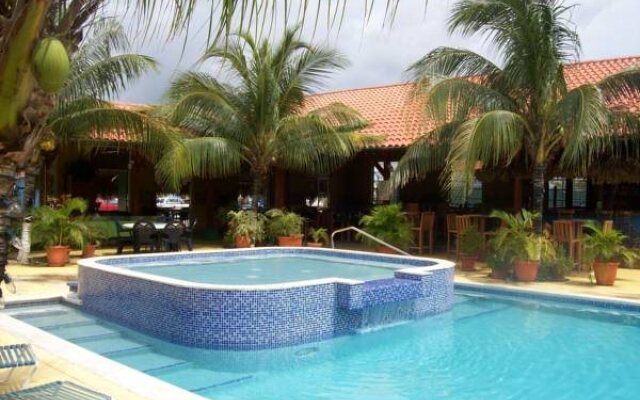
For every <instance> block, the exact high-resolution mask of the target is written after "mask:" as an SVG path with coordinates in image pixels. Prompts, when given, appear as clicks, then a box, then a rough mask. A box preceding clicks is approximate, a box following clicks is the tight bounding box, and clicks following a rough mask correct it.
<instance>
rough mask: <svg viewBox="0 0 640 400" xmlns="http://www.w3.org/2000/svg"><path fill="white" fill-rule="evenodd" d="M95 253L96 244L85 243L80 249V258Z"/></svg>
mask: <svg viewBox="0 0 640 400" xmlns="http://www.w3.org/2000/svg"><path fill="white" fill-rule="evenodd" d="M95 255H96V245H95V244H86V245H84V248H83V249H82V258H90V257H93V256H95Z"/></svg>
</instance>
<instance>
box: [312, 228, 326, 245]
mask: <svg viewBox="0 0 640 400" xmlns="http://www.w3.org/2000/svg"><path fill="white" fill-rule="evenodd" d="M309 237H310V238H311V241H312V242H313V243H327V242H329V231H327V229H326V228H309Z"/></svg>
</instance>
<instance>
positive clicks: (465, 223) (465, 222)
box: [456, 215, 484, 260]
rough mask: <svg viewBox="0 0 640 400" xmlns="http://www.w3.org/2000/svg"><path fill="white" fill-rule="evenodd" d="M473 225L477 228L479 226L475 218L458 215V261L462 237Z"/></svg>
mask: <svg viewBox="0 0 640 400" xmlns="http://www.w3.org/2000/svg"><path fill="white" fill-rule="evenodd" d="M472 225H473V226H476V227H477V225H475V224H474V221H473V217H470V216H468V215H456V260H459V259H460V235H461V234H462V232H464V231H466V230H467V229H469V228H470V227H471V226H472ZM483 246H484V245H483Z"/></svg>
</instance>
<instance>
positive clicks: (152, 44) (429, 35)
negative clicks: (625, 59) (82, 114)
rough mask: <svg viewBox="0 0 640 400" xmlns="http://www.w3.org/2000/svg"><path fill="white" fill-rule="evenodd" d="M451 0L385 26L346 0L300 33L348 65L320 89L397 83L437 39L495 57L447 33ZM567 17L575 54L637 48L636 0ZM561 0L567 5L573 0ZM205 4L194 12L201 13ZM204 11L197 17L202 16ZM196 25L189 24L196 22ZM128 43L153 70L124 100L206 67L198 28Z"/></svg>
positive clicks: (411, 9)
mask: <svg viewBox="0 0 640 400" xmlns="http://www.w3.org/2000/svg"><path fill="white" fill-rule="evenodd" d="M454 2H455V1H454V0H430V1H429V6H428V8H427V10H426V13H425V12H424V11H425V10H424V2H423V1H422V0H409V1H402V2H401V4H400V6H399V9H398V11H397V12H398V14H397V16H396V19H395V22H394V25H393V27H392V28H383V23H382V22H383V19H384V9H383V8H384V7H383V6H384V3H386V2H384V1H379V2H378V3H380V4H379V6H381V7H380V8H379V9H377V10H375V11H374V14H373V15H372V17H371V19H370V21H369V23H368V24H367V25H366V26H363V25H364V18H363V15H362V8H363V4H364V0H359V1H358V0H350V1H349V3H348V4H349V5H348V6H347V9H346V14H345V17H344V20H343V24H342V28H341V30H340V32H339V33H338V34H336V31H335V29H334V30H333V31H331V32H327V30H326V29H325V26H323V24H321V25H320V27H319V28H318V30H317V32H315V34H314V35H312V33H311V29H308V30H307V31H306V32H305V35H306V36H307V38H308V39H312V40H313V41H314V42H323V43H326V44H328V45H330V46H333V47H336V48H337V49H338V50H339V51H341V52H342V53H343V54H345V55H346V56H347V57H348V59H349V60H350V63H351V65H350V66H349V67H348V68H347V69H345V70H343V71H339V72H336V73H335V75H333V76H332V78H331V79H330V80H328V81H327V85H326V88H325V90H339V89H348V88H357V87H364V86H374V85H383V84H389V83H398V82H402V81H404V80H406V77H405V76H404V75H403V71H404V70H405V69H406V67H407V66H408V65H409V64H411V63H412V62H413V61H415V60H416V59H418V58H419V57H421V56H422V55H424V54H425V53H426V52H428V51H430V50H431V49H433V48H435V47H438V46H453V47H465V48H471V49H473V50H475V51H480V52H482V53H483V54H485V55H487V56H489V57H492V58H495V57H496V55H495V54H494V53H492V51H491V49H490V48H487V46H484V45H483V44H482V41H481V40H479V39H478V38H461V37H458V36H449V35H448V33H447V29H446V20H447V18H448V15H449V10H450V7H451V4H453V3H454ZM575 2H576V3H578V5H577V6H576V7H575V9H574V10H573V11H572V21H573V22H574V23H575V26H576V29H577V31H578V33H579V34H580V38H581V40H582V57H581V59H582V60H591V59H601V58H612V57H620V56H629V55H640V23H639V22H638V15H640V0H576V1H575ZM573 3H574V0H568V1H567V4H573ZM206 14H207V13H206V11H205V12H203V13H202V15H206ZM205 19H206V18H205V17H203V20H202V21H201V22H202V23H204V20H205ZM197 25H198V24H196V26H197ZM157 36H158V38H157V39H147V40H146V41H144V42H139V43H136V44H135V46H134V47H135V48H134V50H135V51H137V52H140V53H144V54H147V55H150V56H153V57H155V58H156V60H157V61H158V62H159V63H160V64H161V67H162V68H161V71H160V72H159V73H157V74H152V75H148V76H146V77H145V78H143V79H141V80H140V81H138V82H137V83H135V84H133V85H132V86H131V88H130V89H129V90H128V91H127V92H125V93H123V94H122V95H121V96H120V100H124V101H130V102H144V103H149V102H160V101H162V96H163V94H164V92H165V90H166V89H167V86H168V84H169V82H170V81H171V79H172V78H173V77H175V74H176V71H184V70H188V69H196V68H199V69H206V68H209V69H210V70H212V72H214V73H215V72H216V71H215V70H213V68H212V67H211V66H210V65H209V66H207V65H205V66H202V65H198V64H197V60H198V58H199V57H200V56H201V55H202V52H203V50H204V48H205V43H206V33H205V32H204V30H202V31H200V32H192V33H191V34H190V35H189V38H188V41H187V43H186V45H185V44H184V43H185V42H184V40H183V39H182V38H179V39H177V40H174V41H172V42H166V40H164V38H163V37H161V36H162V35H157Z"/></svg>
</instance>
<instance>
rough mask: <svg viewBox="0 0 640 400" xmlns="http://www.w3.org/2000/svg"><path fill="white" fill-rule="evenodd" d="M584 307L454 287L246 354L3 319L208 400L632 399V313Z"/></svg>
mask: <svg viewBox="0 0 640 400" xmlns="http://www.w3.org/2000/svg"><path fill="white" fill-rule="evenodd" d="M548 298H551V297H547V299H548ZM587 302H588V301H586V300H585V301H582V302H577V301H573V300H571V301H569V302H562V303H560V302H555V301H547V300H544V301H542V300H541V298H540V296H537V295H535V294H527V298H514V297H510V296H504V295H500V296H496V295H495V294H488V293H487V292H485V291H483V290H474V291H467V290H459V291H457V294H456V298H455V306H454V308H453V309H452V310H451V311H449V312H446V313H441V314H438V315H435V316H432V317H430V318H425V319H420V320H416V321H411V322H407V323H404V324H400V325H395V326H392V327H387V328H385V329H379V330H374V331H370V332H367V333H362V334H354V335H349V336H342V337H339V338H334V339H331V340H327V341H323V342H318V343H310V344H304V345H299V346H291V347H284V348H277V349H268V350H253V351H230V350H202V349H193V348H188V347H184V346H179V345H175V344H171V343H168V342H165V341H161V340H158V339H155V338H152V337H149V336H145V335H142V334H140V333H137V332H134V331H131V330H129V329H126V328H124V327H121V326H118V325H116V324H112V323H109V322H106V321H103V320H101V319H99V318H96V317H95V316H93V315H90V314H86V313H83V312H81V311H80V310H78V309H76V308H73V307H69V306H66V305H34V306H27V307H15V308H12V307H11V306H10V307H9V308H8V309H7V310H5V311H4V313H5V314H10V315H13V316H14V317H15V318H18V319H20V320H22V321H24V322H26V323H29V324H31V325H33V326H37V327H41V328H42V329H45V330H46V331H48V332H50V333H51V334H54V335H57V336H59V337H61V338H65V339H67V340H70V341H72V342H74V343H76V344H77V345H79V346H82V347H85V348H86V349H90V350H92V351H95V352H97V353H100V354H103V355H105V356H106V357H108V358H111V359H112V360H115V361H118V362H121V363H123V364H125V365H128V366H130V367H132V368H135V369H138V370H141V371H146V373H147V374H149V375H151V376H155V377H157V378H159V379H162V380H164V381H166V382H169V383H172V384H175V385H177V386H180V387H182V388H185V389H186V390H189V391H192V392H193V393H195V394H198V395H200V396H203V397H205V398H212V399H221V400H235V399H265V400H272V399H283V398H286V399H340V400H365V399H388V400H396V399H397V400H400V399H454V400H457V399H469V398H473V399H605V398H606V399H621V400H624V399H635V398H637V393H638V391H639V390H640V369H639V368H637V366H638V365H639V363H640V352H638V351H636V350H637V349H638V348H640V313H638V311H637V310H639V309H640V306H638V305H636V306H634V307H629V309H633V310H635V311H623V310H621V309H620V308H619V307H618V306H619V305H616V304H615V303H609V302H599V303H597V302H595V301H594V304H596V303H597V304H599V305H600V306H598V307H591V306H587V305H586V303H587ZM575 303H579V304H575ZM601 306H602V307H609V306H611V307H613V309H606V308H602V307H601Z"/></svg>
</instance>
